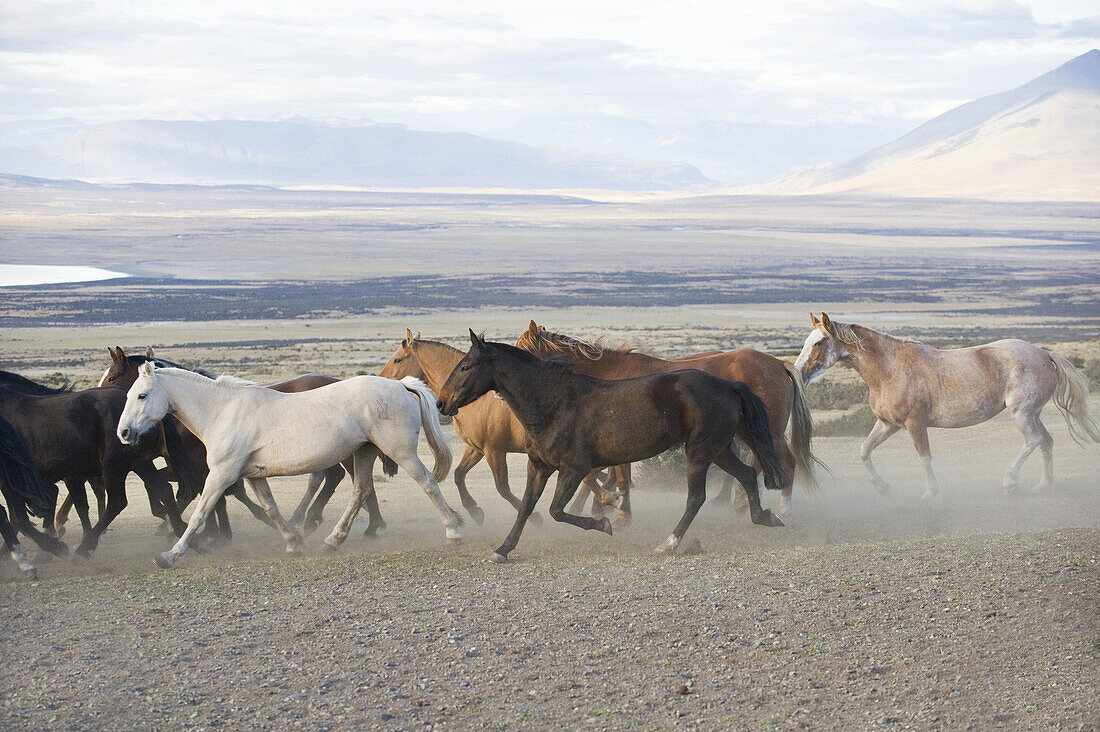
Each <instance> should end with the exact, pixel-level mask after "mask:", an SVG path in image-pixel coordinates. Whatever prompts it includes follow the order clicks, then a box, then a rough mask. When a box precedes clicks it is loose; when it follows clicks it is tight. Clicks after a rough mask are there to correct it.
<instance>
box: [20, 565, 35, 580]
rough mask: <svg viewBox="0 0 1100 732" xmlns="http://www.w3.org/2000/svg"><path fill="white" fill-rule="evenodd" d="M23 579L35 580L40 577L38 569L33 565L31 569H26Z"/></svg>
mask: <svg viewBox="0 0 1100 732" xmlns="http://www.w3.org/2000/svg"><path fill="white" fill-rule="evenodd" d="M23 579H25V580H29V581H31V582H34V581H35V580H36V579H38V570H37V569H35V568H34V567H31V568H30V569H24V570H23Z"/></svg>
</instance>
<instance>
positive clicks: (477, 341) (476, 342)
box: [470, 328, 485, 348]
mask: <svg viewBox="0 0 1100 732" xmlns="http://www.w3.org/2000/svg"><path fill="white" fill-rule="evenodd" d="M470 343H471V344H472V345H473V347H474V348H484V347H485V338H484V336H479V335H478V334H477V333H475V332H474V329H473V328H470Z"/></svg>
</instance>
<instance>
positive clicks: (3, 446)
mask: <svg viewBox="0 0 1100 732" xmlns="http://www.w3.org/2000/svg"><path fill="white" fill-rule="evenodd" d="M0 488H3V489H4V490H3V492H4V494H5V496H6V497H8V500H9V502H10V501H11V500H12V499H17V500H19V501H21V502H22V503H23V505H25V506H26V507H27V512H28V513H30V514H31V515H32V516H37V517H38V518H49V519H50V520H51V521H52V520H53V514H54V511H55V510H56V509H57V486H48V485H47V484H46V481H45V479H43V477H42V473H41V472H40V471H39V470H38V464H37V463H35V461H34V458H33V457H31V452H30V448H28V447H27V443H26V442H25V441H24V440H23V436H22V435H21V434H19V431H18V430H17V429H15V427H13V426H12V425H11V423H10V422H8V421H7V420H5V419H0ZM51 489H52V490H51ZM9 508H11V507H10V506H9Z"/></svg>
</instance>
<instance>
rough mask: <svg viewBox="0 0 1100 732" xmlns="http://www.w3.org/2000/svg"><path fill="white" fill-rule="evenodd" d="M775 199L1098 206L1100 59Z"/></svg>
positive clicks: (800, 176) (984, 102)
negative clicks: (806, 195)
mask: <svg viewBox="0 0 1100 732" xmlns="http://www.w3.org/2000/svg"><path fill="white" fill-rule="evenodd" d="M768 188H769V189H770V190H771V191H772V192H812V193H836V192H842V191H861V192H873V193H881V194H886V195H911V196H943V197H975V198H991V199H1009V200H1012V199H1015V200H1025V199H1034V200H1087V201H1094V200H1095V201H1100V51H1098V50H1092V51H1089V52H1088V53H1085V54H1083V55H1081V56H1078V57H1077V58H1075V59H1073V60H1072V61H1069V62H1068V63H1066V64H1064V65H1062V66H1060V67H1058V68H1057V69H1055V70H1053V71H1051V72H1049V73H1046V74H1043V75H1042V76H1040V77H1038V78H1036V79H1034V80H1032V81H1030V82H1028V83H1026V84H1024V85H1023V86H1020V87H1017V88H1016V89H1012V90H1010V91H1007V92H1004V93H1001V94H994V95H992V96H988V97H983V98H981V99H977V100H975V101H973V102H968V103H967V104H963V105H960V106H958V107H956V108H954V109H952V110H950V111H948V112H945V113H944V114H941V115H940V116H938V117H936V118H934V119H932V120H929V121H928V122H925V123H924V124H922V125H921V126H919V127H917V128H916V129H915V130H913V131H912V132H910V133H909V134H907V135H905V136H903V137H901V138H900V139H898V140H896V141H895V142H891V143H889V144H887V145H883V146H881V147H878V148H875V149H874V150H871V151H870V152H867V153H864V154H863V155H860V156H858V157H855V158H853V159H851V160H849V161H847V162H843V163H833V164H829V165H823V166H819V167H815V168H809V169H805V170H802V171H799V172H797V173H794V174H792V175H789V176H787V177H785V178H782V179H780V180H779V181H777V182H776V183H774V184H772V185H771V186H768Z"/></svg>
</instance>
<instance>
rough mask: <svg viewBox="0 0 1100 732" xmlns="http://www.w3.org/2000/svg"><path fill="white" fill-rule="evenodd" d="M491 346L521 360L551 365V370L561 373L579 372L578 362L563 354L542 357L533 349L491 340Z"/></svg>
mask: <svg viewBox="0 0 1100 732" xmlns="http://www.w3.org/2000/svg"><path fill="white" fill-rule="evenodd" d="M489 345H490V346H493V347H495V348H497V349H499V350H503V351H504V352H505V353H508V354H511V355H512V356H514V357H516V358H518V359H519V360H521V361H526V362H528V363H538V364H541V365H543V366H550V367H551V370H552V371H554V372H556V373H559V374H575V373H576V372H577V364H576V362H575V361H568V360H564V359H563V358H562V356H561V355H559V356H557V357H554V358H542V357H540V356H538V355H537V354H535V353H532V352H531V351H528V350H525V349H523V348H520V347H518V346H511V345H508V344H507V343H495V342H492V341H490V342H489Z"/></svg>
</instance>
